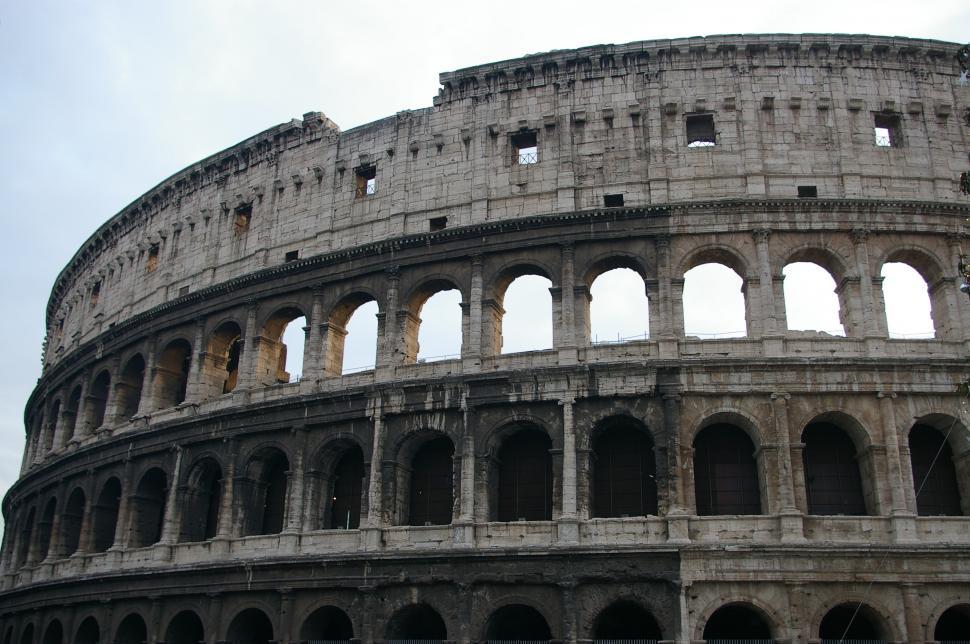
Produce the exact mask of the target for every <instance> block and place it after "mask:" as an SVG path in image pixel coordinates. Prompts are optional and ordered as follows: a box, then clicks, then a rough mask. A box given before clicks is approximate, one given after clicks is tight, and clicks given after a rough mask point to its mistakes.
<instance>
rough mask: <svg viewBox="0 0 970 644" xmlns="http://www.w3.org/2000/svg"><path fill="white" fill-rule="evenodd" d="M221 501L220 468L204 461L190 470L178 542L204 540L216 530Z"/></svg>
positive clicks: (214, 463) (210, 461)
mask: <svg viewBox="0 0 970 644" xmlns="http://www.w3.org/2000/svg"><path fill="white" fill-rule="evenodd" d="M221 500H222V468H221V467H219V464H218V463H216V462H215V461H214V460H213V459H210V458H207V459H205V460H203V461H202V462H201V463H199V464H198V465H196V466H195V468H193V470H192V473H191V474H190V475H189V479H188V485H187V487H186V490H185V495H184V498H183V504H184V506H183V507H184V510H183V512H182V531H181V533H180V534H179V541H188V542H194V541H205V540H207V539H211V538H213V537H214V536H216V532H217V531H218V529H219V504H220V501H221Z"/></svg>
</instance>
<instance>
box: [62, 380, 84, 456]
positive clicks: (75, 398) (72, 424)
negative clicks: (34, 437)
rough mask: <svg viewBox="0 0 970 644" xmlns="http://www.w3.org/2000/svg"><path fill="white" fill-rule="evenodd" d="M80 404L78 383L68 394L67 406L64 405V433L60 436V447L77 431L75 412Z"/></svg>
mask: <svg viewBox="0 0 970 644" xmlns="http://www.w3.org/2000/svg"><path fill="white" fill-rule="evenodd" d="M80 406H81V385H78V386H77V387H75V388H74V391H72V392H71V395H70V396H68V398H67V406H65V407H64V435H63V436H62V437H61V445H60V446H61V447H64V446H65V445H67V443H68V441H70V440H71V439H72V438H74V432H76V431H77V414H78V408H79V407H80Z"/></svg>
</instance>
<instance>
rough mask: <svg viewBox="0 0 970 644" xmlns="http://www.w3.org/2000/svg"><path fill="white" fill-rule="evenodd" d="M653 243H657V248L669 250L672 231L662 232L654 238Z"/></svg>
mask: <svg viewBox="0 0 970 644" xmlns="http://www.w3.org/2000/svg"><path fill="white" fill-rule="evenodd" d="M653 243H654V244H656V246H657V250H667V249H669V248H670V233H660V234H659V235H657V236H655V237H654V238H653Z"/></svg>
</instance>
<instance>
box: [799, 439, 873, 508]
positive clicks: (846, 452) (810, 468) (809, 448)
mask: <svg viewBox="0 0 970 644" xmlns="http://www.w3.org/2000/svg"><path fill="white" fill-rule="evenodd" d="M802 443H804V444H805V448H804V449H803V450H802V461H803V466H804V470H805V494H806V495H807V497H808V512H809V514H819V515H839V514H844V515H853V516H860V515H865V514H866V502H865V496H864V494H863V489H862V476H861V475H860V472H859V465H858V462H857V458H858V457H857V454H858V451H859V450H858V449H856V446H855V443H853V442H852V439H851V438H849V436H848V435H847V434H846V433H845V432H844V431H843V430H842V429H841V428H839V427H837V426H835V425H832V424H830V423H812V424H811V425H809V426H808V427H806V428H805V431H804V432H802Z"/></svg>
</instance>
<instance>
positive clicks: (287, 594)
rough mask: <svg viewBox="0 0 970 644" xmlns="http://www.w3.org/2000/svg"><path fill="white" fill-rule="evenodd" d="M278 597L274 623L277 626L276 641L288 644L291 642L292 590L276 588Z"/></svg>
mask: <svg viewBox="0 0 970 644" xmlns="http://www.w3.org/2000/svg"><path fill="white" fill-rule="evenodd" d="M276 592H278V593H279V596H280V610H279V614H278V616H277V620H276V623H277V624H278V625H279V633H277V634H276V641H277V642H279V643H280V644H288V642H290V641H291V639H292V638H291V635H290V627H291V624H290V622H291V621H292V620H290V614H291V612H292V606H293V589H292V588H287V587H283V588H278V589H277V591H276Z"/></svg>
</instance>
